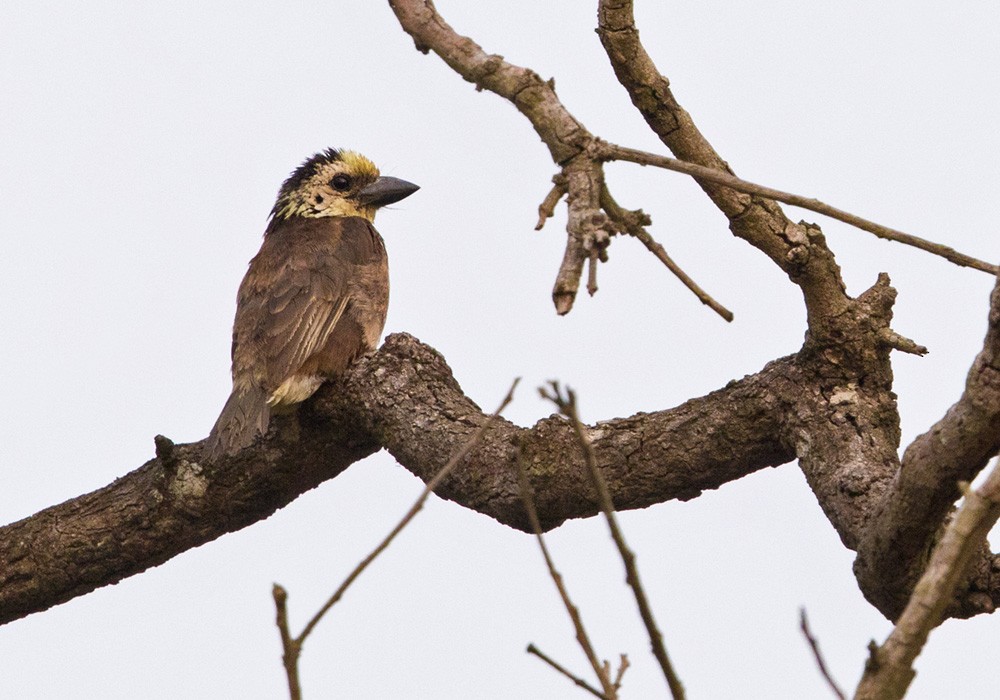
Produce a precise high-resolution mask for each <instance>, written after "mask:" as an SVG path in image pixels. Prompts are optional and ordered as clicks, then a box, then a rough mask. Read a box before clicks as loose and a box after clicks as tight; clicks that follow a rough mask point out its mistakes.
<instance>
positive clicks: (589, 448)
mask: <svg viewBox="0 0 1000 700" xmlns="http://www.w3.org/2000/svg"><path fill="white" fill-rule="evenodd" d="M550 386H551V388H552V391H551V393H549V392H547V391H545V389H539V392H540V393H541V395H542V396H543V397H545V398H547V399H549V400H550V401H552V402H553V403H554V404H555V405H556V406H557V407H558V408H559V410H560V411H561V412H562V414H563V415H564V416H566V417H567V418H568V419H569V420H570V422H571V423H572V424H573V429H574V431H575V432H576V436H577V439H578V440H579V442H580V446H581V447H582V448H583V454H584V459H585V461H586V463H587V471H588V472H589V473H590V477H591V480H592V482H593V486H594V490H595V491H596V492H597V497H598V501H599V502H600V505H601V510H602V511H603V512H604V517H605V519H606V520H607V523H608V527H609V528H610V530H611V538H612V539H613V540H614V542H615V545H617V547H618V552H619V553H620V554H621V558H622V562H623V563H624V564H625V581H626V582H627V583H628V585H629V586H630V587H631V588H632V594H633V595H634V596H635V602H636V604H637V605H638V607H639V615H640V617H642V622H643V624H644V625H645V626H646V631H647V632H648V633H649V642H650V645H651V646H652V649H653V656H655V657H656V660H657V662H659V664H660V669H661V670H662V671H663V676H664V678H666V681H667V685H668V686H669V687H670V693H671V695H672V696H673V697H674V700H683V698H684V686H683V684H681V681H680V679H679V678H678V677H677V674H676V672H675V671H674V667H673V665H672V664H671V663H670V658H669V657H668V656H667V649H666V647H665V646H664V644H663V634H662V633H661V632H660V629H659V627H657V625H656V620H655V618H654V617H653V610H652V608H651V607H650V605H649V600H648V599H647V598H646V591H645V590H644V589H643V587H642V583H641V582H640V580H639V569H638V568H637V567H636V563H635V553H634V552H633V551H632V550H631V549H629V547H628V544H627V543H626V542H625V536H624V535H623V534H622V531H621V528H620V527H618V520H617V518H616V517H615V510H614V508H615V507H614V503H613V502H612V500H611V492H610V491H609V490H608V484H607V482H606V481H605V480H604V477H603V475H602V474H601V471H600V469H598V468H597V457H596V455H595V454H594V446H593V444H592V443H591V442H590V436H589V435H587V430H586V428H585V427H584V425H583V422H582V421H581V420H580V416H579V414H578V413H577V411H576V394H575V393H574V392H573V390H572V389H568V388H567V389H566V395H565V396H563V395H562V393H561V390H560V387H559V384H558V383H556V382H551V383H550Z"/></svg>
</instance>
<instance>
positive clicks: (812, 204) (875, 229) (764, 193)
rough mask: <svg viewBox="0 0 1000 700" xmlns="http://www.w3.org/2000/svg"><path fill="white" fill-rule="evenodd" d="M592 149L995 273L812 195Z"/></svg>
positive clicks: (669, 161)
mask: <svg viewBox="0 0 1000 700" xmlns="http://www.w3.org/2000/svg"><path fill="white" fill-rule="evenodd" d="M595 150H596V151H597V153H599V154H600V156H601V157H603V158H604V159H606V160H625V161H629V162H631V163H638V164H639V165H652V166H654V167H657V168H664V169H665V170H673V171H674V172H678V173H684V174H686V175H690V176H691V177H693V178H695V179H696V180H708V181H709V182H714V183H716V184H719V185H725V186H726V187H729V188H732V189H734V190H737V191H739V192H746V193H748V194H756V195H760V196H761V197H767V198H768V199H774V200H776V201H779V202H784V203H785V204H791V205H792V206H796V207H802V208H803V209H809V210H810V211H814V212H816V213H817V214H823V215H825V216H829V217H830V218H832V219H837V220H838V221H843V222H844V223H845V224H850V225H851V226H854V227H855V228H859V229H861V230H862V231H867V232H868V233H873V234H875V235H876V236H878V237H879V238H883V239H885V240H888V241H896V242H897V243H902V244H904V245H908V246H913V247H914V248H919V249H920V250H923V251H926V252H928V253H931V254H933V255H937V256H940V257H942V258H944V259H945V260H948V261H949V262H952V263H954V264H955V265H960V266H962V267H971V268H974V269H976V270H981V271H983V272H988V273H990V274H991V275H996V274H997V270H998V268H997V266H996V265H992V264H990V263H988V262H985V261H983V260H979V259H978V258H974V257H972V256H970V255H965V254H964V253H959V252H958V251H957V250H955V249H954V248H950V247H948V246H946V245H941V244H940V243H934V242H932V241H928V240H926V239H924V238H919V237H918V236H913V235H911V234H909V233H904V232H903V231H899V230H897V229H894V228H889V227H888V226H883V225H881V224H877V223H875V222H874V221H869V220H868V219H863V218H861V217H860V216H856V215H854V214H851V213H850V212H847V211H844V210H843V209H837V208H836V207H832V206H830V205H829V204H826V203H824V202H821V201H819V200H818V199H814V198H812V197H803V196H801V195H797V194H792V193H790V192H782V191H781V190H776V189H774V188H771V187H766V186H764V185H758V184H756V183H753V182H748V181H746V180H743V179H741V178H738V177H736V176H735V175H730V174H729V173H726V172H723V171H721V170H716V169H715V168H706V167H704V166H702V165H696V164H695V163H689V162H687V161H684V160H677V159H676V158H670V157H668V156H661V155H657V154H655V153H647V152H646V151H639V150H636V149H634V148H626V147H625V146H618V145H615V144H611V143H607V142H604V141H600V142H599V143H598V145H597V146H595Z"/></svg>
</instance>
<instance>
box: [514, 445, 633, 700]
mask: <svg viewBox="0 0 1000 700" xmlns="http://www.w3.org/2000/svg"><path fill="white" fill-rule="evenodd" d="M517 480H518V485H519V487H520V493H521V500H522V501H523V502H524V509H525V512H526V513H527V515H528V521H529V522H530V523H531V529H532V530H533V531H534V533H535V538H536V539H537V540H538V546H539V548H540V549H541V550H542V557H543V558H544V559H545V566H546V568H547V569H548V571H549V577H550V578H551V579H552V582H553V583H554V584H555V585H556V590H557V591H559V598H560V599H561V600H562V603H563V607H564V608H566V612H567V613H568V614H569V618H570V620H571V621H572V622H573V629H574V631H575V632H576V642H577V644H579V645H580V649H582V650H583V654H584V656H586V657H587V662H588V663H589V664H590V668H591V669H592V670H593V671H594V675H596V676H597V679H598V680H599V681H600V683H601V687H602V688H603V692H600V691H596V690H594V688H592V687H591V686H589V685H588V684H587V683H586V682H584V681H583V680H581V679H580V678H578V677H577V676H575V675H574V674H572V673H571V672H569V671H567V670H566V669H565V668H563V667H562V666H560V665H559V664H557V663H556V662H555V661H553V660H552V659H550V658H549V657H547V656H545V655H544V654H542V653H541V652H540V651H538V648H537V647H536V646H535V645H534V644H529V645H528V653H533V654H535V655H537V656H538V658H540V659H542V660H543V661H545V662H546V663H548V664H549V665H550V666H552V667H553V668H555V669H556V670H557V671H559V672H560V673H562V674H563V675H564V676H567V677H568V678H570V679H572V680H573V681H574V682H575V683H576V684H577V685H579V686H581V687H584V688H587V689H588V690H590V691H591V692H592V693H594V694H595V695H597V696H598V697H601V698H605V700H615V698H617V697H618V694H617V688H615V685H614V683H613V682H612V680H611V678H610V676H609V675H608V671H607V662H605V663H603V664H602V663H601V662H600V660H599V659H598V657H597V652H596V651H594V645H593V644H591V642H590V635H588V634H587V628H586V627H584V625H583V618H582V617H581V615H580V609H579V608H578V607H576V604H575V603H574V602H573V600H572V598H570V597H569V591H568V590H567V589H566V584H565V583H564V582H563V577H562V574H561V573H559V570H558V569H556V565H555V562H554V561H553V560H552V555H551V554H549V548H548V546H547V545H546V544H545V537H544V536H543V535H542V525H541V523H540V522H539V521H538V511H537V510H536V509H535V497H534V494H533V493H532V490H531V483H530V482H529V481H528V473H527V470H526V469H525V466H524V459H523V457H522V456H521V455H520V453H519V454H518V460H517Z"/></svg>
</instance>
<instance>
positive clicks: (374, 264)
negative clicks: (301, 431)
mask: <svg viewBox="0 0 1000 700" xmlns="http://www.w3.org/2000/svg"><path fill="white" fill-rule="evenodd" d="M373 271H381V272H382V277H383V278H384V281H382V282H381V283H378V281H377V280H376V282H377V284H376V287H377V286H379V284H381V286H384V287H385V294H386V295H387V294H388V275H387V266H386V256H385V248H384V246H383V245H382V240H381V238H380V237H379V235H378V233H377V232H376V231H375V229H374V228H373V227H372V226H371V224H370V223H369V222H368V221H367V220H365V219H362V218H358V217H344V218H320V219H292V220H288V221H284V222H279V223H278V224H276V225H275V226H274V227H273V228H272V229H271V230H270V231H269V232H268V234H267V236H266V237H265V239H264V244H263V245H262V246H261V250H260V252H259V253H258V254H257V256H256V257H255V258H254V259H253V260H252V261H251V262H250V269H249V270H248V271H247V274H246V277H245V278H244V279H243V283H242V284H241V285H240V292H239V301H238V304H237V311H236V321H235V323H234V326H233V384H234V387H237V386H239V385H241V384H242V385H243V386H250V385H252V386H259V387H262V388H263V389H264V390H265V392H267V393H268V394H271V393H272V392H274V391H275V390H277V389H278V387H280V386H282V384H283V382H285V381H286V380H288V379H289V378H291V377H293V376H295V375H297V374H300V373H301V374H304V375H306V376H309V377H312V376H320V375H325V374H330V373H331V372H336V371H339V370H340V369H342V368H343V367H342V366H339V367H338V366H337V365H346V362H345V361H342V359H341V358H347V361H349V360H350V359H352V358H353V357H354V356H356V355H357V354H358V353H359V352H361V351H362V350H363V348H362V347H361V346H362V344H363V340H362V338H361V336H362V335H364V330H365V329H363V328H360V326H359V327H357V328H356V329H354V328H351V326H358V323H357V314H354V313H351V309H352V308H353V306H358V305H361V306H364V305H365V304H366V303H367V302H368V301H369V300H366V299H363V298H361V297H362V296H363V295H366V294H369V293H370V290H367V289H365V288H362V287H359V286H358V280H359V279H362V278H365V279H367V278H371V277H372V272H373ZM375 277H378V274H376V275H375ZM345 312H346V313H345ZM384 318H385V305H384V304H382V309H381V321H380V325H379V328H378V330H377V332H376V333H380V332H381V322H384ZM364 349H366V348H364ZM318 358H327V361H326V362H323V361H320V360H319V359H318ZM319 381H320V380H319V379H317V380H316V381H315V385H314V386H312V390H315V388H316V387H317V386H318V385H319ZM312 390H310V391H308V393H306V396H308V394H309V393H312ZM303 398H304V397H303ZM297 400H302V398H299V399H297Z"/></svg>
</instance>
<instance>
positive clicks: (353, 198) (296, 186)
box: [271, 148, 420, 221]
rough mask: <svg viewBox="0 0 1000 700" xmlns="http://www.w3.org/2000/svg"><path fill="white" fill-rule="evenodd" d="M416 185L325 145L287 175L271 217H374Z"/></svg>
mask: <svg viewBox="0 0 1000 700" xmlns="http://www.w3.org/2000/svg"><path fill="white" fill-rule="evenodd" d="M418 189H420V188H419V187H417V185H414V184H413V183H411V182H407V181H406V180H400V179H399V178H398V177H383V176H381V175H379V172H378V168H376V167H375V164H374V163H372V162H371V161H370V160H368V159H367V158H365V157H364V156H363V155H361V154H360V153H355V152H354V151H339V150H336V149H333V148H328V149H326V150H325V151H321V152H320V153H317V154H316V155H314V156H313V157H312V158H309V159H308V160H306V162H304V163H303V164H302V165H300V166H299V167H298V168H296V169H295V172H293V173H292V174H291V175H289V177H288V179H287V180H285V182H284V183H283V184H282V185H281V190H279V192H278V199H277V201H275V203H274V208H273V209H271V219H272V221H277V220H281V219H289V218H291V217H294V216H302V217H307V218H319V217H323V216H361V217H364V218H366V219H368V220H369V221H374V219H375V212H376V211H377V210H378V209H379V207H384V206H385V205H386V204H392V203H393V202H398V201H399V200H401V199H403V198H404V197H408V196H410V195H411V194H413V193H414V192H416V191H417V190H418Z"/></svg>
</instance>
